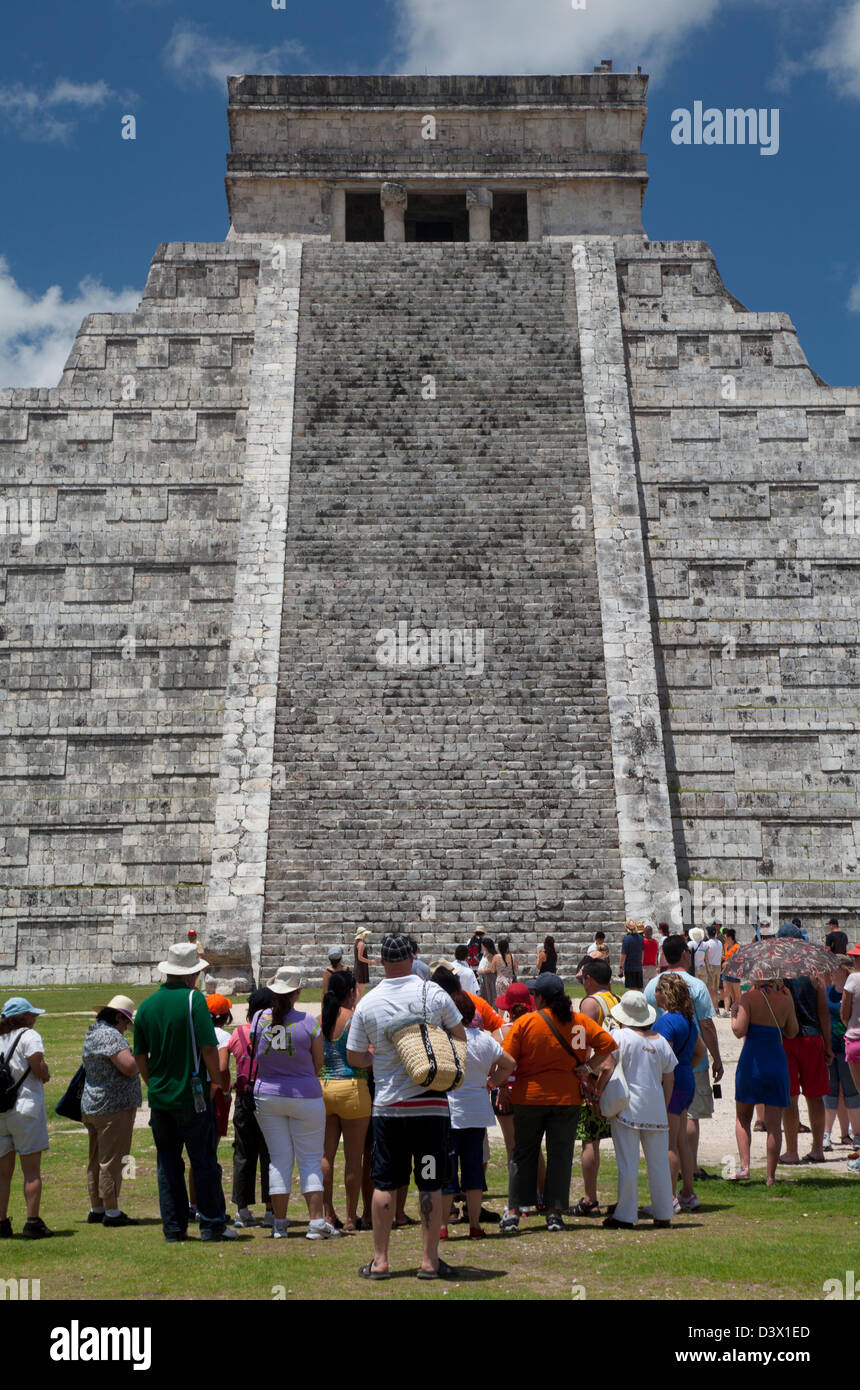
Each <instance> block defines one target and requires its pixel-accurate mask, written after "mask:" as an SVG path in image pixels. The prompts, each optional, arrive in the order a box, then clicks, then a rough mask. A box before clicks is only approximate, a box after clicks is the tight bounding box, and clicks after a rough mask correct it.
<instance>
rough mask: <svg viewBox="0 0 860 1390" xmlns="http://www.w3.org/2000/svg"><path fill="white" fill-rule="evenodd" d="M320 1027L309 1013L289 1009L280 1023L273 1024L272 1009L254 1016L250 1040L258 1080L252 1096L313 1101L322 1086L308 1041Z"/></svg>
mask: <svg viewBox="0 0 860 1390" xmlns="http://www.w3.org/2000/svg"><path fill="white" fill-rule="evenodd" d="M319 1036H320V1026H319V1023H318V1022H317V1020H316V1019H315V1018H314V1017H313V1016H312V1015H311V1014H303V1013H299V1010H298V1009H290V1012H289V1013H288V1014H287V1016H286V1018H285V1019H284V1021H283V1023H282V1024H281V1025H280V1026H278V1025H276V1024H273V1023H272V1010H271V1009H264V1010H263V1011H262V1013H258V1014H255V1015H254V1018H253V1020H252V1023H251V1032H250V1037H251V1038H255V1039H256V1047H255V1049H254V1050H255V1054H256V1058H257V1062H256V1067H257V1079H256V1081H255V1083H254V1095H255V1096H290V1097H292V1098H294V1099H296V1098H297V1099H304V1100H315V1099H317V1098H318V1097H319V1096H321V1095H322V1086H321V1085H320V1083H319V1078H318V1076H317V1074H316V1069H315V1067H314V1062H313V1057H312V1056H311V1039H312V1038H318V1037H319Z"/></svg>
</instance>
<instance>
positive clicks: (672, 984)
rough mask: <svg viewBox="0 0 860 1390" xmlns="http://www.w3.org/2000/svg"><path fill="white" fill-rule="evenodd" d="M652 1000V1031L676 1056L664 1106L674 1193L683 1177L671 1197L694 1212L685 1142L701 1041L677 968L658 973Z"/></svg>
mask: <svg viewBox="0 0 860 1390" xmlns="http://www.w3.org/2000/svg"><path fill="white" fill-rule="evenodd" d="M654 1002H655V1004H656V1005H657V1007H658V1008H659V1009H663V1010H665V1012H664V1013H661V1015H660V1017H659V1018H658V1019H657V1022H656V1023H655V1024H654V1032H655V1033H661V1034H662V1036H663V1037H664V1038H665V1039H666V1041H667V1042H668V1043H669V1045H670V1047H671V1048H672V1051H673V1052H674V1054H675V1056H676V1057H677V1059H678V1064H677V1066H676V1067H675V1075H674V1077H673V1081H674V1089H673V1091H672V1095H671V1098H670V1100H669V1104H668V1105H667V1106H666V1110H667V1112H668V1115H669V1168H670V1171H671V1173H672V1192H673V1194H676V1189H677V1186H678V1174H679V1172H680V1174H681V1177H682V1178H683V1184H682V1187H681V1194H680V1197H678V1196H677V1195H675V1197H674V1204H675V1211H696V1210H697V1209H698V1207H699V1199H698V1197H697V1196H696V1194H695V1192H694V1191H693V1170H694V1167H695V1164H694V1162H693V1154H692V1152H691V1150H690V1148H689V1146H688V1143H687V1106H688V1105H689V1104H690V1101H691V1100H692V1099H693V1096H694V1095H695V1092H696V1079H695V1077H694V1076H693V1067H695V1066H696V1065H697V1064H698V1063H699V1062H701V1060H702V1057H703V1056H704V1054H705V1044H704V1043H703V1042H702V1039H701V1037H700V1036H699V1025H698V1024H697V1023H696V1015H695V1012H694V1010H693V997H692V995H691V994H690V991H689V989H688V988H687V985H686V983H685V980H684V976H683V974H682V973H681V972H680V971H677V970H667V971H666V972H665V973H664V974H663V975H661V976H660V979H659V981H658V984H657V988H656V990H655V992H654Z"/></svg>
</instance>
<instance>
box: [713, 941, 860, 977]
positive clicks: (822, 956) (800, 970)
mask: <svg viewBox="0 0 860 1390" xmlns="http://www.w3.org/2000/svg"><path fill="white" fill-rule="evenodd" d="M841 968H842V967H841V966H840V964H839V961H838V960H837V959H836V957H835V956H834V955H832V954H831V952H830V951H825V950H824V948H823V947H821V946H812V945H810V943H809V942H808V941H797V940H794V939H792V938H791V937H788V938H782V937H779V938H777V937H774V938H773V939H771V940H770V941H752V942H750V944H749V945H748V946H741V947H740V948H739V949H738V950H737V951H735V952H734V954H733V955H732V956H731V957H730V959H729V960H728V961H727V962H726V967H725V970H724V971H723V975H724V978H725V979H727V980H741V981H749V983H750V984H756V983H758V982H759V981H761V980H796V979H798V978H799V976H801V975H811V976H819V975H835V974H836V972H837V970H840V969H841Z"/></svg>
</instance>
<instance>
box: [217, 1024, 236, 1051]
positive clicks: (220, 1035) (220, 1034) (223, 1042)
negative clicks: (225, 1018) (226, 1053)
mask: <svg viewBox="0 0 860 1390" xmlns="http://www.w3.org/2000/svg"><path fill="white" fill-rule="evenodd" d="M232 1036H233V1034H232V1033H228V1032H227V1029H226V1028H216V1029H215V1041H216V1043H217V1044H218V1046H219V1047H226V1046H227V1044H228V1043H229V1041H230V1039H231V1037H232Z"/></svg>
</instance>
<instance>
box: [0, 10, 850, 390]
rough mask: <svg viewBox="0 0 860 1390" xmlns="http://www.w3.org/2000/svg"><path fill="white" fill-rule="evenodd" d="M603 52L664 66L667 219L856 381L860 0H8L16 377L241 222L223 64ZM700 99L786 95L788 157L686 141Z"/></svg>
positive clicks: (358, 65) (570, 58)
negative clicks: (231, 187)
mask: <svg viewBox="0 0 860 1390" xmlns="http://www.w3.org/2000/svg"><path fill="white" fill-rule="evenodd" d="M604 57H612V58H613V59H614V61H615V69H616V71H622V70H628V71H629V70H631V69H635V67H636V66H637V64H641V65H642V67H643V69H644V70H645V71H646V72H648V73H650V75H651V85H650V88H649V116H648V122H647V125H646V134H645V149H646V151H647V153H648V156H649V172H650V175H651V184H650V187H649V191H648V194H647V197H646V202H645V213H644V220H645V228H646V231H647V232H648V234H649V236H651V237H652V238H654V239H667V240H676V239H683V238H695V239H700V240H704V241H707V242H709V243H710V245H711V246H712V248H713V250H714V252H715V254H716V257H717V263H718V266H719V268H720V271H721V273H722V275H723V278H724V280H725V282H726V284H727V286H728V288H729V289H730V290H731V292H732V293H733V294H734V295H736V296H737V298H738V299H740V300H741V301H742V302H743V303H744V304H745V305H746V306H747V307H748V308H750V309H758V310H781V311H783V312H786V313H788V314H790V316H791V318H792V319H793V321H794V323H795V324H796V326H797V328H798V332H799V335H800V340H801V343H802V344H803V347H804V349H805V350H806V353H807V356H808V358H809V361H810V364H811V365H812V367H813V368H814V369H815V370H816V371H817V372H819V373H820V375H821V376H823V377H824V379H825V380H826V381H828V382H830V384H831V385H856V384H860V351H858V345H859V344H860V242H858V238H857V227H858V225H860V177H858V163H860V161H858V155H857V150H858V145H860V0H844V3H841V4H840V3H834V0H780V2H779V3H777V0H648V3H647V4H646V3H643V0H586V3H585V7H584V8H579V9H576V10H575V9H574V8H573V4H572V0H529V3H528V4H527V5H526V4H523V3H522V0H433V3H432V4H430V3H428V0H363V3H362V4H361V5H360V6H356V5H354V4H351V5H348V4H346V3H345V2H344V0H314V3H312V4H308V3H302V4H299V3H297V2H296V0H286V9H283V10H281V9H278V10H276V9H274V8H273V7H272V3H271V0H207V3H206V4H203V3H202V2H201V0H78V3H76V4H75V5H68V6H66V5H58V4H57V3H56V0H55V3H53V4H49V5H48V6H23V5H16V6H13V7H7V9H6V11H5V14H4V44H3V48H2V53H0V158H2V169H3V198H2V203H0V385H12V384H15V385H32V384H41V385H50V384H56V381H57V379H58V375H59V371H60V370H61V367H62V363H63V361H64V359H65V355H66V353H67V352H68V348H69V346H70V345H71V342H72V340H73V338H74V333H75V330H76V328H77V326H78V324H79V322H80V320H81V318H82V317H83V315H84V314H85V313H89V312H93V311H96V310H110V309H112V308H128V307H133V306H134V304H135V303H136V299H137V296H138V295H139V293H140V290H141V289H142V287H143V284H144V281H145V278H146V271H147V267H148V264H149V260H150V258H151V256H152V254H153V252H154V250H155V248H156V246H157V245H158V243H159V242H161V241H182V240H188V241H218V240H221V239H222V238H223V237H224V235H225V233H226V231H227V215H226V201H225V197H224V183H223V179H224V167H225V166H224V157H225V153H226V150H227V122H226V86H225V83H224V74H225V72H243V71H244V72H273V71H280V72H291V71H292V72H385V71H395V72H396V71H400V72H423V71H424V70H425V69H426V70H428V71H431V72H468V71H473V72H492V71H498V72H565V71H568V72H577V71H590V70H591V68H592V66H593V65H594V64H595V63H598V62H599V61H600V60H601V59H602V58H604ZM695 101H701V102H703V103H704V106H705V107H709V106H712V107H716V108H718V109H725V108H727V107H737V106H740V107H750V106H752V107H756V108H766V109H768V110H770V109H771V108H778V110H779V152H778V154H776V155H773V156H765V155H761V154H760V153H759V151H758V149H757V148H755V147H739V146H727V145H726V146H720V145H714V146H704V145H699V146H688V147H685V146H679V145H675V144H673V143H672V140H671V138H670V132H671V129H672V120H671V116H672V112H673V110H675V109H676V108H678V107H685V108H689V109H692V107H693V104H694V102H695ZM127 113H131V114H133V115H134V116H135V119H136V123H137V132H136V136H137V138H136V139H135V140H134V141H130V140H123V139H121V122H122V117H123V116H124V115H126V114H127Z"/></svg>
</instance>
